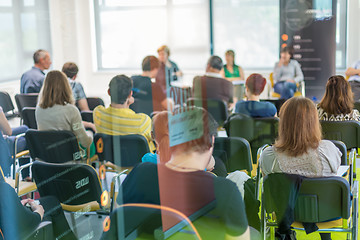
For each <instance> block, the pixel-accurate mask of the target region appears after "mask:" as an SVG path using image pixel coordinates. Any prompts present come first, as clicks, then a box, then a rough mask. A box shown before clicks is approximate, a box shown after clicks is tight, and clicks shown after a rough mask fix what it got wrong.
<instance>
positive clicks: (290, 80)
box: [286, 79, 295, 83]
mask: <svg viewBox="0 0 360 240" xmlns="http://www.w3.org/2000/svg"><path fill="white" fill-rule="evenodd" d="M286 81H287V82H291V83H295V80H293V79H288V80H286Z"/></svg>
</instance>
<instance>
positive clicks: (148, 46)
mask: <svg viewBox="0 0 360 240" xmlns="http://www.w3.org/2000/svg"><path fill="white" fill-rule="evenodd" d="M143 2H144V1H141V0H138V1H135V2H133V1H106V6H104V5H103V4H102V3H101V2H99V1H97V0H95V10H96V11H98V15H97V16H98V18H97V19H96V26H97V41H98V43H97V46H98V60H99V62H98V67H99V68H100V69H111V68H120V69H139V68H140V65H141V61H142V59H143V58H144V57H145V56H146V55H149V54H153V55H157V53H156V50H157V48H158V47H160V46H161V45H163V44H166V45H168V46H169V47H170V50H171V57H170V58H171V59H172V60H174V61H175V62H176V63H177V64H178V65H179V67H180V68H188V69H189V68H190V69H191V68H193V69H194V68H203V67H204V65H205V62H204V61H206V58H207V57H208V56H209V46H210V43H209V15H208V1H207V0H197V1H195V2H194V3H191V2H188V1H187V2H184V3H181V4H180V3H179V1H174V2H173V1H171V0H167V1H161V0H148V1H146V4H140V3H143ZM185 16H186V17H185Z"/></svg>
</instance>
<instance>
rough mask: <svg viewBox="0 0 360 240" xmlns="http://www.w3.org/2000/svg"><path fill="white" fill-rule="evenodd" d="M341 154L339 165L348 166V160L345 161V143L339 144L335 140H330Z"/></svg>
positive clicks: (339, 142)
mask: <svg viewBox="0 0 360 240" xmlns="http://www.w3.org/2000/svg"><path fill="white" fill-rule="evenodd" d="M330 141H331V142H332V143H333V144H334V145H335V146H336V147H337V148H338V149H339V150H340V152H341V154H342V155H341V165H347V164H348V160H347V148H346V145H345V143H343V142H341V141H337V140H330Z"/></svg>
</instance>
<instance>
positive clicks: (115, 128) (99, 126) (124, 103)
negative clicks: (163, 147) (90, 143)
mask: <svg viewBox="0 0 360 240" xmlns="http://www.w3.org/2000/svg"><path fill="white" fill-rule="evenodd" d="M132 88H133V84H132V80H131V79H130V78H128V77H127V76H125V75H117V76H115V77H113V78H112V79H111V81H110V83H109V90H108V94H109V95H110V98H111V104H110V106H109V107H108V108H105V107H104V106H97V107H96V108H95V109H94V123H95V126H96V131H97V132H98V133H105V134H108V135H128V134H140V135H143V136H144V137H145V138H146V139H147V141H148V144H149V148H150V151H151V152H153V151H154V150H155V145H154V143H153V141H152V137H151V119H150V117H149V116H148V115H146V114H143V113H135V112H134V111H133V110H131V109H130V108H129V107H130V105H131V104H133V103H134V98H133V96H132V93H133V92H132Z"/></svg>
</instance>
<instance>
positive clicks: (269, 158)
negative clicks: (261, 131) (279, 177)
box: [259, 146, 276, 175]
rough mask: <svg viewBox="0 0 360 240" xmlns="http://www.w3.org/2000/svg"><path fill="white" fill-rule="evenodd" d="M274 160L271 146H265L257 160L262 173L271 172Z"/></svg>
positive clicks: (267, 173)
mask: <svg viewBox="0 0 360 240" xmlns="http://www.w3.org/2000/svg"><path fill="white" fill-rule="evenodd" d="M274 161H276V159H275V154H274V150H273V147H271V146H270V147H267V148H266V149H265V150H264V151H263V153H262V154H261V156H260V159H259V162H260V166H259V167H260V168H261V171H262V173H263V175H269V174H270V173H272V172H273V169H272V167H273V164H274Z"/></svg>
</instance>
